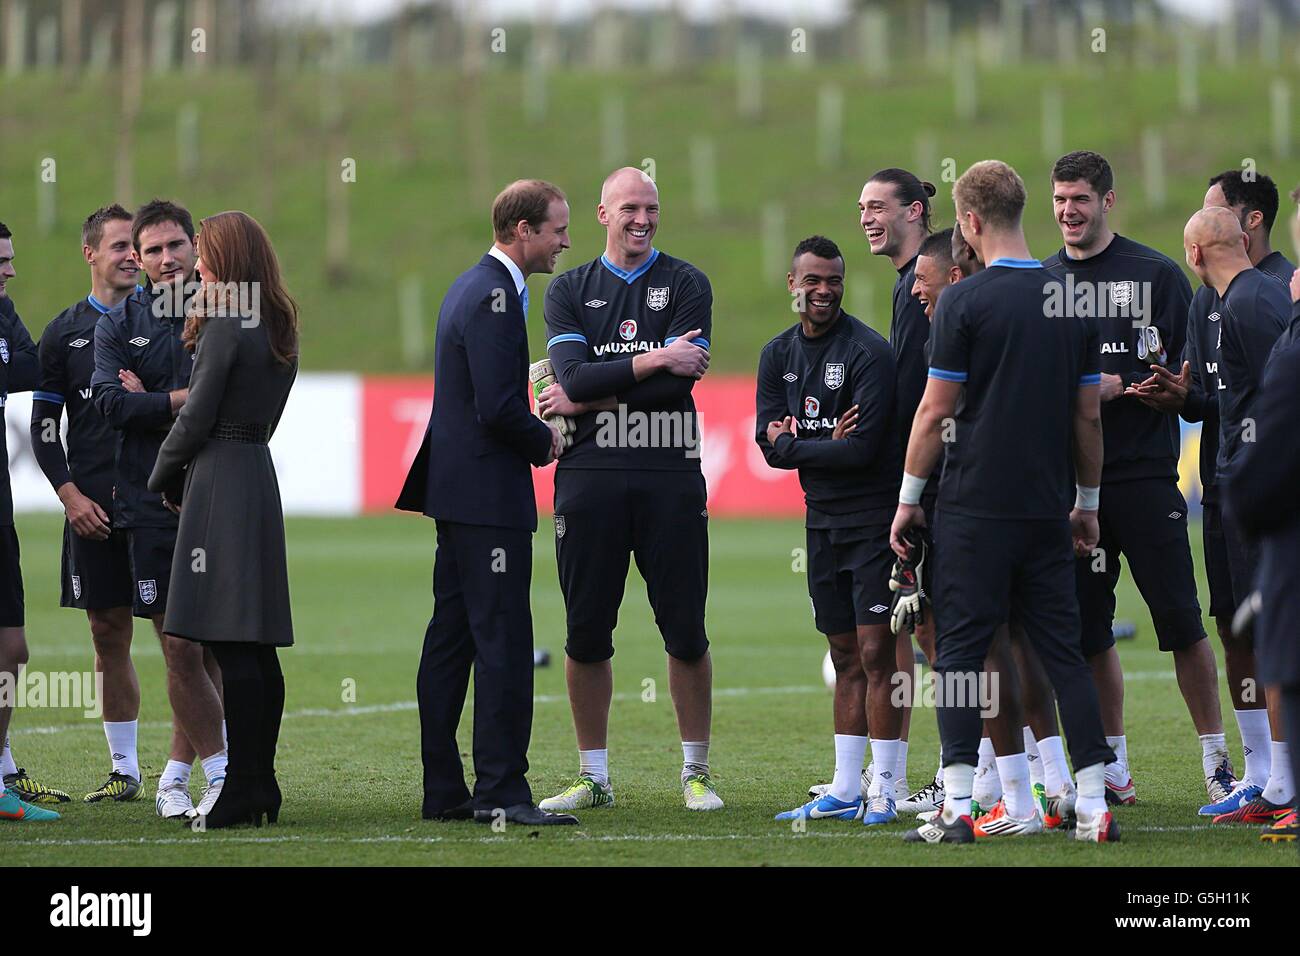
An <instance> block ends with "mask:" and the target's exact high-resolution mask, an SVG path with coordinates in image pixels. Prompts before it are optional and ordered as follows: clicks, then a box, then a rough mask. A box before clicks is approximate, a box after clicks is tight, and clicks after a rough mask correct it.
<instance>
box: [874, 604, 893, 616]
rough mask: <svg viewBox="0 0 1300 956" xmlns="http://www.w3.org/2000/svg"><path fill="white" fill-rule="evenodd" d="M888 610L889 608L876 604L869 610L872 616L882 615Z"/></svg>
mask: <svg viewBox="0 0 1300 956" xmlns="http://www.w3.org/2000/svg"><path fill="white" fill-rule="evenodd" d="M888 610H889V608H887V607H885V606H884V605H883V604H877V605H876V606H875V607H873V608H871V613H872V614H884V613H885V612H886V611H888Z"/></svg>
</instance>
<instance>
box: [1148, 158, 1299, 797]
mask: <svg viewBox="0 0 1300 956" xmlns="http://www.w3.org/2000/svg"><path fill="white" fill-rule="evenodd" d="M1211 207H1222V208H1226V209H1229V210H1231V211H1232V213H1233V214H1234V215H1235V216H1236V217H1237V220H1238V222H1240V224H1241V230H1242V232H1243V233H1244V234H1245V236H1246V255H1247V257H1248V258H1249V260H1250V263H1251V265H1253V266H1254V267H1255V268H1256V269H1258V270H1259V271H1260V272H1263V273H1264V274H1265V275H1268V276H1272V277H1273V278H1275V279H1277V280H1278V282H1280V283H1282V284H1283V285H1284V286H1285V285H1287V284H1289V283H1290V281H1291V276H1292V274H1293V273H1294V271H1295V266H1294V265H1292V264H1291V262H1290V261H1288V260H1287V258H1286V256H1284V255H1283V254H1282V253H1281V252H1279V251H1277V250H1275V249H1273V248H1272V244H1271V242H1270V239H1269V234H1270V233H1271V231H1272V228H1273V222H1274V220H1275V219H1276V218H1277V210H1278V194H1277V186H1276V185H1275V184H1274V182H1273V180H1272V179H1270V178H1269V177H1268V176H1265V175H1263V174H1262V173H1253V174H1251V175H1250V176H1249V177H1248V176H1246V175H1245V174H1244V173H1243V172H1242V171H1241V170H1237V169H1229V170H1225V171H1224V172H1221V173H1219V174H1218V175H1216V176H1212V177H1211V178H1210V181H1209V183H1208V188H1207V189H1206V192H1205V199H1204V203H1203V208H1206V209H1208V208H1211ZM1223 311H1224V310H1223V300H1222V299H1221V298H1220V297H1219V294H1218V292H1216V291H1215V289H1214V288H1213V287H1212V286H1209V285H1202V286H1201V287H1200V288H1198V289H1197V290H1196V294H1195V295H1193V296H1192V304H1191V307H1190V308H1189V309H1188V310H1187V345H1186V347H1185V348H1184V349H1183V364H1182V369H1181V371H1180V372H1179V374H1178V375H1174V374H1173V373H1172V372H1170V371H1169V370H1168V369H1166V368H1164V367H1163V366H1161V365H1153V366H1152V368H1151V372H1152V375H1151V377H1150V378H1148V379H1146V380H1145V381H1143V382H1141V383H1139V384H1138V385H1134V386H1131V387H1130V389H1129V391H1128V394H1131V395H1134V396H1136V397H1138V398H1139V399H1140V400H1142V401H1144V402H1145V403H1146V404H1148V405H1150V406H1151V407H1152V408H1156V409H1158V410H1160V411H1165V412H1169V411H1174V412H1178V413H1180V414H1181V415H1182V417H1183V418H1184V419H1185V420H1187V421H1189V422H1200V423H1201V447H1200V472H1201V509H1202V510H1201V534H1202V537H1203V539H1204V542H1203V543H1204V557H1205V576H1206V579H1207V582H1208V584H1209V589H1210V616H1211V617H1212V618H1214V622H1215V626H1216V629H1217V630H1218V633H1219V639H1220V640H1221V641H1222V642H1223V664H1224V669H1225V670H1226V671H1227V672H1228V689H1229V692H1230V693H1231V694H1232V700H1233V712H1234V715H1235V716H1236V720H1237V728H1238V730H1239V731H1240V733H1241V742H1242V749H1243V750H1244V752H1245V770H1244V771H1243V773H1242V775H1241V778H1240V779H1239V780H1238V781H1237V784H1236V786H1235V787H1234V788H1233V789H1232V791H1231V792H1230V793H1229V794H1228V795H1227V796H1226V797H1224V798H1223V799H1222V800H1218V801H1214V800H1211V802H1210V803H1208V804H1207V805H1205V806H1203V807H1201V810H1200V813H1201V815H1202V816H1219V815H1221V814H1226V813H1231V812H1233V811H1236V810H1238V809H1240V808H1241V807H1243V806H1244V805H1246V804H1247V803H1250V802H1251V801H1252V800H1254V799H1255V798H1256V797H1258V796H1259V795H1260V793H1262V792H1263V789H1264V787H1265V786H1266V785H1267V781H1268V780H1269V778H1270V776H1272V761H1273V751H1275V750H1278V749H1279V746H1278V745H1279V744H1280V745H1281V746H1285V744H1284V743H1283V737H1282V733H1281V731H1282V723H1281V719H1280V717H1279V716H1278V715H1277V713H1276V710H1277V705H1276V703H1275V702H1274V701H1272V700H1270V699H1269V698H1268V695H1267V694H1266V693H1264V692H1263V691H1262V688H1261V687H1259V685H1258V683H1257V680H1256V674H1255V650H1254V647H1253V645H1252V642H1251V640H1250V639H1249V637H1248V636H1247V635H1244V634H1242V635H1235V634H1234V633H1233V630H1232V616H1233V612H1234V611H1235V610H1236V608H1237V605H1238V604H1239V603H1240V597H1239V596H1237V595H1243V594H1246V593H1249V591H1250V584H1251V582H1249V581H1240V582H1239V581H1236V580H1234V578H1233V573H1232V560H1231V557H1230V555H1229V551H1228V543H1227V540H1226V538H1225V526H1224V519H1223V512H1222V509H1221V507H1220V503H1219V482H1218V475H1217V470H1218V469H1217V461H1218V457H1219V393H1220V391H1221V390H1222V387H1223V386H1222V383H1221V381H1220V376H1219V363H1220V354H1219V351H1220V350H1219V339H1220V334H1221V332H1222V328H1223V326H1222V323H1221V319H1222V316H1223ZM1239 563H1240V562H1239ZM1234 592H1236V593H1235V594H1234ZM1270 725H1271V729H1272V730H1274V731H1276V733H1272V734H1271V733H1270Z"/></svg>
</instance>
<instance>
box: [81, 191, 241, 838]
mask: <svg viewBox="0 0 1300 956" xmlns="http://www.w3.org/2000/svg"><path fill="white" fill-rule="evenodd" d="M131 243H132V247H133V250H134V255H135V260H136V264H137V265H138V266H139V267H140V268H141V269H142V270H143V271H144V273H145V276H146V277H147V285H146V287H144V288H141V289H139V290H138V291H136V292H135V293H133V294H131V295H130V296H128V297H127V298H126V300H125V301H124V302H123V303H122V305H121V307H119V308H117V309H114V310H113V311H111V312H108V313H105V314H104V315H102V316H100V318H99V320H98V322H97V323H96V324H95V373H94V375H93V376H92V378H91V391H92V396H93V399H94V402H95V406H96V407H97V408H98V409H99V411H100V413H101V414H102V415H103V416H104V418H105V419H106V420H107V421H108V423H109V424H110V425H111V426H112V427H113V428H114V429H116V430H117V432H118V444H117V468H116V471H115V473H114V481H113V515H112V525H113V528H114V530H115V532H122V533H125V535H126V548H127V560H128V561H129V563H130V567H131V580H132V584H133V596H132V613H133V614H134V615H135V616H136V617H139V618H146V619H149V620H152V621H153V624H154V629H155V630H156V631H157V633H158V638H159V640H160V641H161V642H162V649H163V658H164V660H165V661H166V664H167V696H168V699H169V700H170V702H171V706H172V742H171V753H170V757H169V759H168V761H167V765H166V767H164V768H163V773H162V778H161V779H160V780H159V783H158V793H157V796H156V799H155V808H156V809H157V811H158V815H159V816H162V817H164V818H176V817H184V816H192V815H194V813H195V812H196V808H195V807H194V806H193V804H192V803H191V800H190V796H189V778H190V768H191V765H192V764H193V762H194V759H195V757H198V758H199V759H200V760H201V762H202V766H203V772H204V776H205V777H206V779H207V782H208V783H207V786H206V787H205V788H204V791H203V798H202V800H201V801H200V803H199V806H198V808H197V811H198V812H199V813H206V812H207V811H208V810H209V809H210V808H211V806H212V805H213V804H214V803H215V802H216V799H217V797H218V796H220V794H221V787H222V784H223V783H224V781H225V772H226V769H225V768H226V749H225V740H224V734H223V732H222V709H221V689H220V688H221V683H220V682H221V671H220V669H219V668H218V666H217V662H216V660H215V659H214V658H213V657H212V654H211V652H210V651H207V650H205V649H204V648H203V647H202V646H201V645H198V644H195V643H193V642H192V641H186V640H182V639H180V638H175V637H171V636H169V635H166V634H164V633H163V630H162V625H163V615H164V611H165V610H166V607H167V584H168V581H169V580H170V578H171V566H172V552H173V551H174V550H175V547H176V527H177V518H176V515H175V514H174V513H173V512H171V511H170V510H168V509H167V508H166V507H164V505H163V501H162V496H161V495H157V494H154V493H153V492H151V491H149V489H148V481H149V474H150V472H152V471H153V466H154V460H155V459H156V458H157V457H158V449H159V448H160V447H161V446H162V442H163V439H164V438H166V437H167V432H168V431H169V430H170V428H171V423H172V420H173V419H174V418H175V417H176V414H177V412H179V411H180V409H181V407H182V406H183V405H184V404H185V400H186V398H187V397H188V395H189V380H190V368H191V366H192V365H193V363H194V360H193V357H192V355H191V353H189V352H188V351H186V350H185V348H184V346H183V345H182V344H181V333H182V332H183V331H184V328H185V303H186V300H187V298H188V296H189V295H190V294H191V293H192V291H193V290H192V288H191V286H192V283H193V280H194V269H195V263H196V261H197V259H198V253H197V250H196V248H195V245H194V221H193V219H192V218H191V217H190V214H189V212H188V211H187V210H186V209H185V208H184V207H182V206H179V205H176V204H175V203H171V202H166V201H164V200H159V199H155V200H153V201H152V202H148V203H146V204H145V205H143V206H141V207H140V208H139V209H138V210H137V211H136V214H135V217H134V219H133V221H132V223H131Z"/></svg>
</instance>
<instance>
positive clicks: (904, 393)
mask: <svg viewBox="0 0 1300 956" xmlns="http://www.w3.org/2000/svg"><path fill="white" fill-rule="evenodd" d="M934 192H935V190H934V185H933V184H932V183H928V182H925V181H924V180H921V179H919V178H917V176H916V175H914V174H913V173H911V172H908V171H907V170H906V169H899V168H898V167H895V166H891V167H888V168H885V169H881V170H878V171H877V172H875V173H873V174H872V176H871V178H870V179H868V180H867V181H866V183H865V184H864V185H863V187H862V192H861V194H860V195H859V196H858V224H859V225H860V226H861V227H862V231H863V233H864V234H865V235H866V237H867V244H868V245H869V246H870V248H871V254H872V255H874V256H884V257H885V258H887V259H888V260H889V261H890V264H891V265H893V267H894V268H895V269H896V270H898V279H897V280H896V281H895V282H894V291H893V314H892V318H891V321H890V324H889V344H890V347H891V348H893V350H894V361H895V363H896V367H897V369H898V439H899V448H900V449H901V450H902V451H906V449H907V442H908V436H909V435H910V434H911V429H912V419H913V418H914V417H915V415H916V409H917V406H918V405H919V404H920V402H921V395H922V393H923V392H924V391H925V380H926V379H925V376H926V368H927V367H928V365H929V352H928V342H929V340H930V320H929V318H927V317H926V313H925V309H924V308H923V307H922V305H921V303H920V302H919V301H917V299H916V297H915V296H914V295H912V286H913V285H914V284H915V281H916V275H915V272H916V258H917V254H918V253H919V252H920V249H921V243H922V241H923V240H924V239H925V237H926V236H928V235H929V234H930V198H931V197H932V196H934ZM938 491H939V479H938V475H937V474H936V475H935V476H934V478H933V480H932V481H931V483H930V484H929V485H928V486H927V487H926V492H925V501H924V504H925V507H926V514H927V516H930V517H932V516H933V508H934V501H935V497H936V496H937V494H938ZM915 633H916V641H917V643H918V644H920V645H921V648H922V650H924V651H925V653H926V656H927V657H933V648H934V622H933V619H932V618H930V617H928V616H927V618H926V620H925V621H924V623H922V624H919V625H917V627H916V631H915ZM896 653H897V665H898V670H899V673H901V674H905V675H906V677H907V682H908V686H909V687H910V686H912V684H911V682H912V680H913V679H914V678H915V658H914V657H913V654H912V643H911V639H910V638H909V637H908V635H907V633H906V632H903V633H902V634H899V635H898V646H897V651H896ZM905 698H906V700H905V703H904V706H903V728H902V742H901V743H900V744H899V748H898V755H899V759H898V765H897V766H896V767H884V768H881V767H879V766H876V765H875V764H874V762H873V764H872V766H871V767H869V768H868V775H870V774H874V773H881V772H883V773H885V774H889V775H891V776H893V778H894V780H895V785H896V788H897V798H898V808H899V809H900V810H901V811H903V812H913V813H915V812H918V811H920V810H925V809H929V808H930V807H931V806H932V805H933V802H934V801H933V800H928V799H927V795H931V796H933V795H937V796H938V798H939V799H941V798H942V795H941V794H938V793H937V791H936V790H935V787H936V786H937V784H938V782H939V781H938V777H937V776H936V777H935V779H934V780H933V781H932V782H930V783H927V785H926V786H925V787H923V788H922V789H921V790H919V791H917V792H916V793H915V794H909V793H908V789H907V749H908V748H907V736H908V733H909V731H910V729H911V716H912V715H911V697H910V695H905ZM940 763H942V754H941V755H940ZM863 782H864V784H865V783H866V780H865V779H864V781H863Z"/></svg>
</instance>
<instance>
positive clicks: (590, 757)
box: [578, 747, 609, 787]
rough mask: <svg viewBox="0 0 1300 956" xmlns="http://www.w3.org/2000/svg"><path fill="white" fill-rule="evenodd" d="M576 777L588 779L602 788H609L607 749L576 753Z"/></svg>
mask: <svg viewBox="0 0 1300 956" xmlns="http://www.w3.org/2000/svg"><path fill="white" fill-rule="evenodd" d="M578 776H580V777H590V778H591V779H592V780H595V781H596V782H597V783H598V784H600V785H601V786H603V787H608V786H609V748H608V747H605V748H603V749H601V750H579V751H578Z"/></svg>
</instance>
